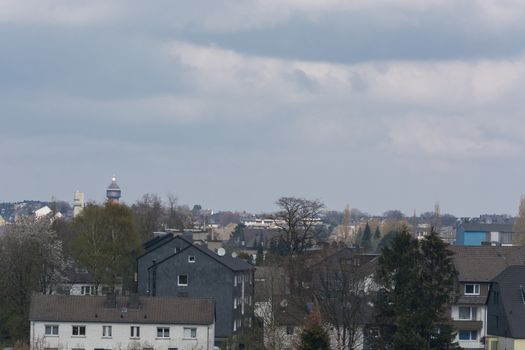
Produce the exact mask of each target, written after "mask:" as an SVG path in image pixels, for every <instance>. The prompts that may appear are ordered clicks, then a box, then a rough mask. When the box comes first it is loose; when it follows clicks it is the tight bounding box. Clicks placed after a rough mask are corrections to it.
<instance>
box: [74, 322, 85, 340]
mask: <svg viewBox="0 0 525 350" xmlns="http://www.w3.org/2000/svg"><path fill="white" fill-rule="evenodd" d="M75 328H76V329H77V334H75ZM81 330H84V334H81V333H82V332H81ZM71 336H72V337H79V338H85V337H86V326H84V325H79V324H74V325H72V326H71Z"/></svg>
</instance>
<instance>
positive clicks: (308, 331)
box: [299, 312, 330, 350]
mask: <svg viewBox="0 0 525 350" xmlns="http://www.w3.org/2000/svg"><path fill="white" fill-rule="evenodd" d="M299 349H300V350H330V337H329V336H328V332H327V331H326V329H325V328H324V327H323V325H322V324H321V318H320V316H319V313H318V312H313V313H312V314H311V315H310V317H309V318H308V320H307V323H306V325H305V328H304V330H303V333H302V334H301V345H300V347H299Z"/></svg>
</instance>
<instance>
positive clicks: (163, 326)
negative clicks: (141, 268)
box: [29, 295, 215, 350]
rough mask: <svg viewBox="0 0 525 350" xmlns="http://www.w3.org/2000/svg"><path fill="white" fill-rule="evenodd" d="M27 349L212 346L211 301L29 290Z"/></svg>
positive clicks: (198, 349)
mask: <svg viewBox="0 0 525 350" xmlns="http://www.w3.org/2000/svg"><path fill="white" fill-rule="evenodd" d="M29 320H30V323H31V333H30V345H31V350H102V349H104V350H107V349H119V350H124V349H126V350H153V349H154V350H175V349H176V350H213V341H214V337H215V302H214V301H213V300H212V299H190V298H173V297H141V298H140V299H139V298H137V297H116V298H115V297H103V296H84V297H82V296H72V295H34V296H33V297H32V299H31V309H30V313H29Z"/></svg>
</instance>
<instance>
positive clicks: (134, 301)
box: [127, 293, 141, 310]
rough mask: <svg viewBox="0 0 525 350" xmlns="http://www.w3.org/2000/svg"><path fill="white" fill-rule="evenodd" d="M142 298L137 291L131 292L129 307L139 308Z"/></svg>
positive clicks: (132, 308)
mask: <svg viewBox="0 0 525 350" xmlns="http://www.w3.org/2000/svg"><path fill="white" fill-rule="evenodd" d="M140 305H141V304H140V299H139V296H138V294H137V293H131V294H130V295H129V298H128V305H127V307H128V309H130V310H138V309H140Z"/></svg>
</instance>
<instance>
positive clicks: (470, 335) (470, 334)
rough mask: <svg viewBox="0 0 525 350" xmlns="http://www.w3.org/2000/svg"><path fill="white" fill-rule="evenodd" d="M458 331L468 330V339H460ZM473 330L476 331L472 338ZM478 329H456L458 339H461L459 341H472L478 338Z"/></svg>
mask: <svg viewBox="0 0 525 350" xmlns="http://www.w3.org/2000/svg"><path fill="white" fill-rule="evenodd" d="M460 332H468V334H469V339H461V338H460V336H459V334H460ZM473 332H475V333H476V336H475V337H474V338H473V337H472V333H473ZM478 333H479V332H478V331H467V330H459V331H458V339H459V340H461V341H473V340H478Z"/></svg>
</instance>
